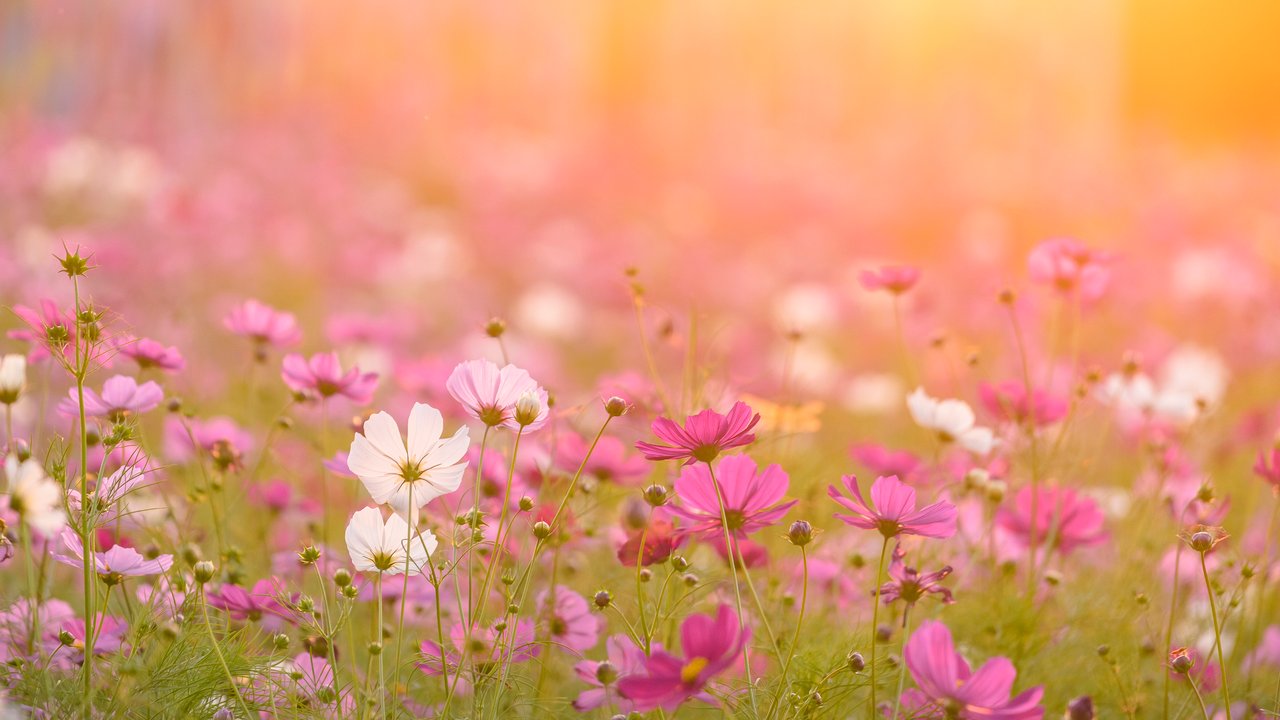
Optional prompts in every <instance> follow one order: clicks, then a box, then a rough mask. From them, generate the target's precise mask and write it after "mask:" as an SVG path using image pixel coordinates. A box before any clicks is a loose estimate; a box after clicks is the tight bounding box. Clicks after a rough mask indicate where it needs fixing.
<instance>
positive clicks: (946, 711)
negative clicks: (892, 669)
mask: <svg viewBox="0 0 1280 720" xmlns="http://www.w3.org/2000/svg"><path fill="white" fill-rule="evenodd" d="M902 655H903V659H904V660H905V661H906V663H907V670H909V671H910V672H911V677H912V679H914V680H915V681H916V686H917V687H919V690H918V691H915V692H913V693H912V694H911V697H907V696H906V694H904V697H903V703H904V704H905V705H906V706H907V707H909V708H918V709H919V710H921V711H922V713H920V714H923V715H924V716H934V715H936V716H937V717H954V718H961V719H962V720H991V719H992V718H998V719H999V720H1039V718H1042V717H1044V709H1043V708H1041V707H1040V699H1041V698H1042V697H1043V696H1044V688H1043V687H1041V686H1037V687H1034V688H1032V689H1030V690H1027V691H1026V692H1023V693H1021V694H1020V695H1017V696H1015V697H1012V698H1010V697H1009V693H1010V692H1011V691H1012V690H1013V683H1014V680H1016V679H1017V677H1018V671H1017V669H1015V668H1014V666H1013V663H1012V662H1010V661H1009V659H1008V658H1004V657H994V658H991V659H990V660H988V661H987V662H986V663H985V664H983V666H982V667H980V668H978V670H977V672H971V671H970V669H969V663H967V662H965V660H964V658H963V657H961V655H960V654H959V653H957V652H956V649H955V644H954V643H953V642H952V640H951V631H950V630H948V629H947V626H946V625H943V624H942V623H940V622H938V621H936V620H929V621H926V622H924V623H922V624H921V625H920V627H919V629H917V630H916V631H915V632H914V633H912V634H911V639H910V640H908V641H907V644H906V647H905V648H904V649H903V652H902Z"/></svg>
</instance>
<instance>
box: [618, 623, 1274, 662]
mask: <svg viewBox="0 0 1280 720" xmlns="http://www.w3.org/2000/svg"><path fill="white" fill-rule="evenodd" d="M609 659H610V660H612V659H613V657H612V653H611V654H610V658H609ZM1259 665H1264V666H1266V667H1271V668H1277V669H1280V625H1271V626H1269V627H1267V629H1266V630H1263V631H1262V640H1260V641H1259V642H1258V647H1256V648H1254V650H1253V652H1251V653H1249V656H1248V657H1247V658H1245V661H1244V666H1245V667H1246V668H1253V667H1256V666H1259Z"/></svg>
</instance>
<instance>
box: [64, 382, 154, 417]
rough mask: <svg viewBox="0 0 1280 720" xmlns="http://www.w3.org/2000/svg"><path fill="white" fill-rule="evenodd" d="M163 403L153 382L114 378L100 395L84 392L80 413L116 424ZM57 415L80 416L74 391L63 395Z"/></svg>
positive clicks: (90, 390) (87, 389) (104, 385)
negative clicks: (82, 411) (82, 407)
mask: <svg viewBox="0 0 1280 720" xmlns="http://www.w3.org/2000/svg"><path fill="white" fill-rule="evenodd" d="M163 400H164V391H163V390H161V389H160V386H159V385H157V384H156V383H155V381H153V380H148V381H147V382H144V383H142V384H141V385H139V384H138V381H137V380H134V379H133V378H131V377H129V376H128V375H116V376H115V377H111V378H108V379H107V381H106V382H105V383H103V384H102V394H101V395H99V394H98V393H96V392H94V391H93V390H92V389H90V388H85V390H84V412H85V415H87V416H89V417H103V418H106V419H108V420H110V421H111V422H119V421H120V420H123V419H124V418H126V417H129V416H130V415H136V414H138V413H144V412H147V411H148V410H154V409H155V408H156V407H157V406H159V405H160V403H161V402H162V401H163ZM58 412H60V413H62V414H63V415H67V416H69V417H74V416H76V415H79V413H80V401H79V398H78V397H77V396H76V390H75V388H71V389H70V390H68V391H67V398H66V399H64V400H63V401H62V402H60V403H58Z"/></svg>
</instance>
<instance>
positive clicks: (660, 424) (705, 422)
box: [636, 401, 760, 465]
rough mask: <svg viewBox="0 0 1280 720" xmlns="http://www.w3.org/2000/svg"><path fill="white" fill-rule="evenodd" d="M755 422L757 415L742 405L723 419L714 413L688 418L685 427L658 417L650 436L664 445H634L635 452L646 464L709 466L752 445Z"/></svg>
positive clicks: (640, 443)
mask: <svg viewBox="0 0 1280 720" xmlns="http://www.w3.org/2000/svg"><path fill="white" fill-rule="evenodd" d="M758 422H760V414H759V413H752V412H751V408H750V406H748V405H747V404H746V403H744V402H742V401H738V402H736V403H734V404H733V407H731V408H729V412H727V413H725V414H724V415H721V414H720V413H718V412H716V411H715V410H703V411H702V412H700V413H698V414H697V415H690V416H689V417H687V418H686V419H685V422H684V427H680V426H679V425H677V424H676V423H675V422H674V421H672V420H670V419H668V418H665V417H660V418H658V419H656V420H654V421H653V425H652V430H653V434H654V435H657V436H658V439H659V440H662V441H663V442H665V443H667V444H666V445H659V444H657V443H651V442H643V441H641V442H638V443H636V449H637V450H639V451H640V452H641V453H643V454H644V456H645V458H646V459H648V460H654V461H658V460H684V461H685V462H684V464H685V465H692V464H693V463H695V462H704V463H709V462H711V461H712V460H715V459H716V458H717V457H719V455H720V453H722V452H724V451H725V450H730V449H732V448H736V447H744V446H746V445H750V444H751V443H753V442H755V439H756V436H755V435H754V434H752V433H751V429H752V428H754V427H755V426H756V423H758Z"/></svg>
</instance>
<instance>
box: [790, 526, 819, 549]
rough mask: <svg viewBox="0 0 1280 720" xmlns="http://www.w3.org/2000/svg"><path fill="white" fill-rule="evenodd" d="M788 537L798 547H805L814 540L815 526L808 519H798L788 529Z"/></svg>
mask: <svg viewBox="0 0 1280 720" xmlns="http://www.w3.org/2000/svg"><path fill="white" fill-rule="evenodd" d="M787 539H788V540H790V541H791V544H792V545H795V546H796V547H804V546H805V545H808V544H809V543H810V542H813V526H812V525H810V524H809V522H808V521H806V520H796V521H795V522H793V523H791V527H790V528H789V529H788V530H787Z"/></svg>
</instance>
